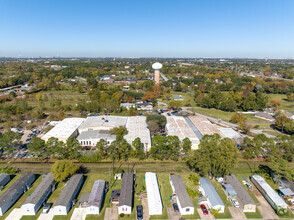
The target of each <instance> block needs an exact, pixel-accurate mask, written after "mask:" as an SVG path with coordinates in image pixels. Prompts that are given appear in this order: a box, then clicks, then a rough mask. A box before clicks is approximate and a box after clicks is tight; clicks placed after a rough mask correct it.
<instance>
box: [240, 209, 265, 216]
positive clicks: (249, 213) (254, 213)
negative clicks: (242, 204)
mask: <svg viewBox="0 0 294 220" xmlns="http://www.w3.org/2000/svg"><path fill="white" fill-rule="evenodd" d="M244 214H245V215H246V217H247V218H262V215H261V214H260V212H259V210H258V208H256V212H244Z"/></svg>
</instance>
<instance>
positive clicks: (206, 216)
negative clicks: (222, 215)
mask: <svg viewBox="0 0 294 220" xmlns="http://www.w3.org/2000/svg"><path fill="white" fill-rule="evenodd" d="M197 212H198V213H199V215H200V218H201V219H207V220H213V219H215V218H214V216H213V215H212V214H211V213H210V212H208V215H204V214H203V212H202V210H201V209H200V208H198V209H197Z"/></svg>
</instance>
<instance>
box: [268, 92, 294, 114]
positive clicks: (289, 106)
mask: <svg viewBox="0 0 294 220" xmlns="http://www.w3.org/2000/svg"><path fill="white" fill-rule="evenodd" d="M268 96H269V102H270V101H271V100H272V99H275V100H280V101H281V103H282V106H281V109H283V110H286V111H293V109H294V102H289V101H287V100H286V99H287V96H286V95H285V94H268Z"/></svg>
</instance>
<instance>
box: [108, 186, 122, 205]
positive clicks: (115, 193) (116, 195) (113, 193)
mask: <svg viewBox="0 0 294 220" xmlns="http://www.w3.org/2000/svg"><path fill="white" fill-rule="evenodd" d="M119 196H120V189H115V190H112V191H111V196H110V202H111V203H113V204H118V203H119Z"/></svg>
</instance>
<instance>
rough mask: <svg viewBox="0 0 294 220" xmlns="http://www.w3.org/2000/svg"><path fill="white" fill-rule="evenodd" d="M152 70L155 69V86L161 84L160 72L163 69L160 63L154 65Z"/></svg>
mask: <svg viewBox="0 0 294 220" xmlns="http://www.w3.org/2000/svg"><path fill="white" fill-rule="evenodd" d="M152 68H153V69H154V81H155V84H156V85H158V84H159V79H160V70H161V68H162V64H161V63H158V62H156V63H153V64H152Z"/></svg>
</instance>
